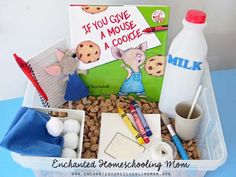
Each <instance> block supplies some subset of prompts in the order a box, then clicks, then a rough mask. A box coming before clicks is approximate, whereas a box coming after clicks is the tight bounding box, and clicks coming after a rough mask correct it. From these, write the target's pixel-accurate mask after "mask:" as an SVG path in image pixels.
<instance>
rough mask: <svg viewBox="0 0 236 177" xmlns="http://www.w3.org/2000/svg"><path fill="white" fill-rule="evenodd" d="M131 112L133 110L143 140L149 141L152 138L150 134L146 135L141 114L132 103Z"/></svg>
mask: <svg viewBox="0 0 236 177" xmlns="http://www.w3.org/2000/svg"><path fill="white" fill-rule="evenodd" d="M130 112H131V114H132V116H133V118H134V121H135V123H136V125H137V128H138V130H139V132H140V133H141V135H142V137H143V140H144V142H145V144H147V143H149V142H150V140H149V138H148V136H147V135H146V131H145V129H144V127H143V124H142V122H141V120H140V118H139V116H138V114H137V112H136V110H135V108H134V106H133V105H132V104H131V105H130Z"/></svg>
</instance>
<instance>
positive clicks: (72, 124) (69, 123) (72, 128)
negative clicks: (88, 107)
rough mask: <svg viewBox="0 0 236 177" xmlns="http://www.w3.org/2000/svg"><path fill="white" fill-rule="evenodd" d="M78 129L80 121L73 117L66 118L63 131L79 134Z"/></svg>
mask: <svg viewBox="0 0 236 177" xmlns="http://www.w3.org/2000/svg"><path fill="white" fill-rule="evenodd" d="M79 131H80V123H79V121H77V120H74V119H67V120H66V121H65V122H64V130H63V133H64V134H65V133H68V132H75V133H77V134H79Z"/></svg>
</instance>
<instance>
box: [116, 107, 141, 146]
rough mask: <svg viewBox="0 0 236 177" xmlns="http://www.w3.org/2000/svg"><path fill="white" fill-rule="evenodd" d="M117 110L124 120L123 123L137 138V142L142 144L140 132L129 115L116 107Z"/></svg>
mask: <svg viewBox="0 0 236 177" xmlns="http://www.w3.org/2000/svg"><path fill="white" fill-rule="evenodd" d="M118 112H119V114H120V116H121V118H122V119H123V121H124V122H125V124H126V125H127V127H128V128H129V130H130V131H131V132H132V134H133V135H134V137H135V138H136V139H137V141H138V143H139V144H144V140H143V138H142V136H141V134H140V133H139V132H138V131H137V129H136V128H135V127H134V125H133V123H132V122H131V121H130V119H129V117H128V116H127V115H126V113H125V112H124V111H123V109H121V108H120V107H118Z"/></svg>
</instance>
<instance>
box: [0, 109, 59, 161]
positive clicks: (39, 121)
mask: <svg viewBox="0 0 236 177" xmlns="http://www.w3.org/2000/svg"><path fill="white" fill-rule="evenodd" d="M49 119H50V117H49V115H48V114H45V113H43V112H40V111H37V110H35V109H33V108H27V107H21V108H20V110H19V111H18V113H17V114H16V116H15V118H14V120H13V122H12V123H11V125H10V127H9V129H8V131H7V133H6V134H5V136H4V138H3V140H2V142H1V143H0V145H1V146H2V147H4V148H6V149H8V150H10V151H13V152H17V153H20V154H22V155H29V156H47V157H60V156H61V153H62V147H63V143H64V141H63V137H53V136H51V135H50V134H49V133H48V132H47V128H46V123H47V121H49Z"/></svg>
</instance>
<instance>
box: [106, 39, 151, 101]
mask: <svg viewBox="0 0 236 177" xmlns="http://www.w3.org/2000/svg"><path fill="white" fill-rule="evenodd" d="M146 50H147V42H143V43H141V44H140V45H138V46H137V47H136V48H129V49H127V50H125V51H123V50H121V49H119V48H118V47H114V46H113V47H112V48H111V53H112V56H113V57H114V58H116V59H120V60H123V62H124V64H122V65H121V67H123V68H124V69H126V70H127V72H128V75H127V77H126V79H125V80H124V82H123V84H122V86H121V87H120V91H119V95H128V94H129V93H135V94H136V95H137V96H139V97H145V90H144V86H143V83H142V74H141V69H142V68H143V67H144V65H143V64H144V62H145V59H146V55H145V53H144V52H145V51H146Z"/></svg>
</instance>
